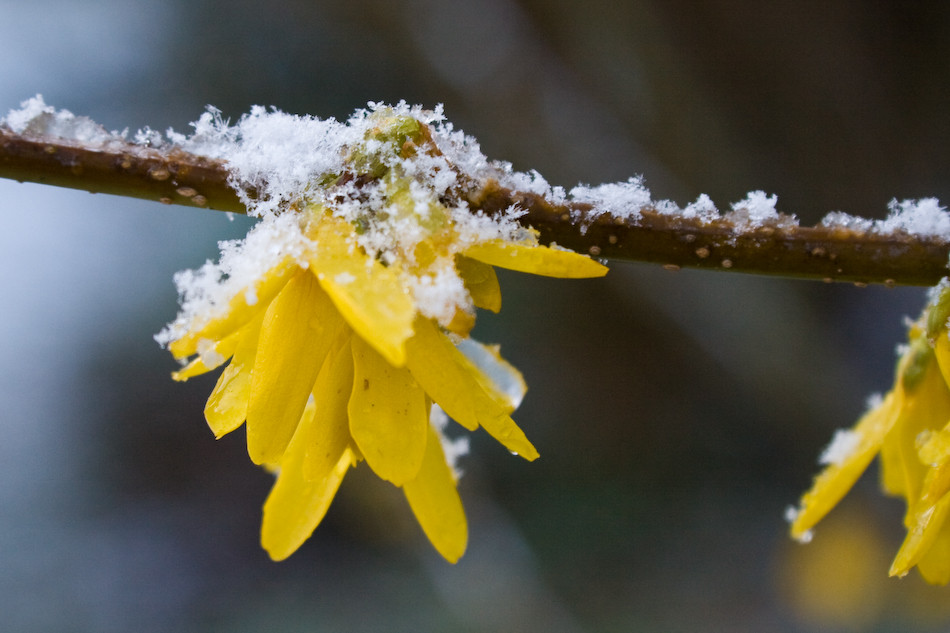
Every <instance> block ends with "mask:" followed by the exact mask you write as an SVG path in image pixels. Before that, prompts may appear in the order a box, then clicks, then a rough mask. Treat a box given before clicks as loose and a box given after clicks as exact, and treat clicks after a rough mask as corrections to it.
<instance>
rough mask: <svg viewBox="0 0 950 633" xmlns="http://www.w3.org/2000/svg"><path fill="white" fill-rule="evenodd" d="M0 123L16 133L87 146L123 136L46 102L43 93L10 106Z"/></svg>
mask: <svg viewBox="0 0 950 633" xmlns="http://www.w3.org/2000/svg"><path fill="white" fill-rule="evenodd" d="M0 125H2V126H6V127H7V128H9V129H10V130H12V131H13V132H15V133H17V134H23V135H27V136H46V137H50V138H57V139H63V140H68V141H76V142H77V143H82V144H83V145H85V146H87V147H99V146H102V145H104V144H106V143H109V142H114V141H124V140H125V138H124V134H123V133H118V132H109V131H107V130H106V129H105V128H104V127H102V126H101V125H99V124H98V123H96V122H95V121H93V120H92V119H90V118H89V117H84V116H76V115H75V114H73V113H72V112H70V111H69V110H57V109H56V108H54V107H53V106H49V105H46V102H45V101H44V100H43V95H39V94H38V95H36V96H35V97H32V98H30V99H27V100H26V101H23V102H22V103H21V104H20V109H18V110H10V112H8V113H7V116H6V117H4V118H3V119H0Z"/></svg>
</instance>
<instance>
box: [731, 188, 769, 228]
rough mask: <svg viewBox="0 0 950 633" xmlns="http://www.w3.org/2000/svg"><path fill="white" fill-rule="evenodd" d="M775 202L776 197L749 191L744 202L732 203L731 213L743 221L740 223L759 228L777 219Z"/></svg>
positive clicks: (761, 192)
mask: <svg viewBox="0 0 950 633" xmlns="http://www.w3.org/2000/svg"><path fill="white" fill-rule="evenodd" d="M777 202H778V196H776V195H772V196H767V195H765V192H764V191H750V192H749V193H748V195H747V196H746V199H745V200H740V201H739V202H733V203H732V212H733V215H734V216H737V219H740V220H744V222H742V223H744V224H745V223H748V224H751V225H753V226H760V225H762V224H765V223H768V222H773V221H775V220H778V219H779V215H778V212H777V211H776V210H775V204H776V203H777Z"/></svg>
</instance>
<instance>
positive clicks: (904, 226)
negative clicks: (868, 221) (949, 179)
mask: <svg viewBox="0 0 950 633" xmlns="http://www.w3.org/2000/svg"><path fill="white" fill-rule="evenodd" d="M887 208H888V210H889V211H890V213H889V214H888V216H887V218H886V219H885V220H883V221H881V222H878V223H875V225H876V228H877V230H878V231H880V232H881V233H893V232H895V231H905V232H907V233H910V234H911V235H917V236H920V237H942V238H945V239H946V238H950V215H948V214H947V209H946V208H945V207H942V206H940V202H939V201H938V200H937V199H936V198H923V199H922V200H903V201H902V202H898V201H897V200H896V199H895V200H891V202H890V204H888V205H887Z"/></svg>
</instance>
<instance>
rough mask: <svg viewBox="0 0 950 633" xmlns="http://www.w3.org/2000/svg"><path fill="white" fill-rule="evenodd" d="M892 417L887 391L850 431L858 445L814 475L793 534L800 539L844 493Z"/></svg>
mask: <svg viewBox="0 0 950 633" xmlns="http://www.w3.org/2000/svg"><path fill="white" fill-rule="evenodd" d="M895 420H896V411H895V396H894V395H893V394H889V395H888V397H887V398H886V399H885V401H884V404H882V405H881V406H880V407H879V408H877V409H873V410H871V411H869V412H868V413H866V414H864V417H862V418H861V420H860V421H859V422H858V424H857V425H856V426H855V428H854V430H853V431H852V432H853V433H855V434H856V436H857V437H859V438H860V443H859V446H858V447H857V448H855V449H853V450H851V451H850V454H849V455H848V457H847V459H845V460H844V461H842V462H841V463H838V464H831V465H829V466H828V467H827V468H826V469H825V470H824V471H823V472H822V473H821V474H820V475H819V476H818V477H816V478H815V483H814V485H813V486H812V489H811V490H809V491H808V492H807V493H805V495H804V496H803V497H802V501H801V506H800V509H799V511H798V514H797V515H796V516H795V521H794V522H793V523H792V528H791V529H792V536H793V537H795V538H800V537H801V536H802V535H803V534H805V533H806V532H807V531H808V530H810V529H811V528H812V527H813V526H814V525H815V524H816V523H818V521H820V520H821V519H822V517H824V516H825V515H826V514H827V513H828V512H829V511H830V510H831V509H832V508H833V507H834V506H835V505H837V503H838V501H840V500H841V498H842V497H844V495H845V494H847V492H848V491H849V490H850V489H851V487H852V486H853V485H854V483H855V482H856V481H857V480H858V477H860V476H861V474H862V473H863V472H864V471H865V469H867V467H868V464H870V463H871V460H872V459H874V456H875V455H877V453H878V451H879V450H880V448H881V444H882V443H883V441H884V436H885V435H886V434H887V432H888V431H890V430H891V428H892V426H893V425H894V422H895Z"/></svg>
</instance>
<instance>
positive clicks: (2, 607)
mask: <svg viewBox="0 0 950 633" xmlns="http://www.w3.org/2000/svg"><path fill="white" fill-rule="evenodd" d="M0 32H2V33H3V35H2V36H0V77H2V81H0V96H2V97H3V101H2V103H0V112H2V111H5V110H6V109H8V108H13V107H16V106H17V105H18V104H19V102H20V101H21V100H23V99H26V98H28V97H30V96H32V95H33V94H35V93H37V92H41V93H43V94H44V96H45V97H46V99H47V101H48V102H49V103H51V104H54V105H56V106H57V107H63V108H68V109H70V110H73V111H74V112H77V113H82V114H88V115H90V116H92V117H93V118H94V119H96V120H97V121H99V122H101V123H103V124H104V125H106V126H107V127H109V128H110V129H121V128H123V127H126V126H128V127H130V128H132V129H133V130H134V129H136V128H139V127H142V126H144V125H149V126H151V127H152V128H155V129H159V130H163V129H164V128H166V127H167V126H174V127H175V128H176V129H178V130H179V131H186V130H187V124H188V122H189V121H192V120H195V119H197V117H198V116H199V115H200V113H201V111H202V109H203V108H204V106H205V104H209V103H210V104H214V105H216V106H217V107H219V108H221V109H222V110H223V111H224V113H225V115H226V116H230V117H232V118H236V117H238V116H239V115H240V114H241V113H242V112H245V111H247V109H248V108H249V107H250V106H251V105H253V104H264V105H274V106H277V107H279V108H281V109H283V110H285V111H288V112H294V113H309V114H315V115H319V116H336V117H338V118H340V117H346V116H348V114H349V113H350V112H351V111H352V110H354V109H355V108H358V107H361V106H363V105H365V104H366V102H367V101H369V100H374V101H388V102H393V101H397V100H400V99H405V100H407V101H409V102H410V103H423V104H426V105H430V106H431V105H434V104H436V103H444V104H445V111H446V114H447V115H448V117H449V118H450V120H452V121H453V122H454V123H455V125H456V126H457V127H458V128H461V129H463V130H465V131H466V132H468V133H469V134H472V135H474V136H476V137H477V138H478V139H479V141H480V142H481V145H482V150H483V151H484V153H486V154H487V155H488V156H489V157H491V158H499V159H505V160H509V161H511V162H512V163H514V165H515V167H516V168H518V169H521V170H528V169H537V170H538V171H539V172H541V173H542V174H544V175H545V176H546V177H547V179H548V180H549V181H550V182H552V183H554V184H562V185H565V186H568V187H570V186H572V185H574V184H576V183H578V182H583V183H600V182H603V181H612V180H625V179H626V178H628V177H629V176H633V175H637V174H643V175H644V177H645V178H646V182H647V184H648V185H649V186H651V188H652V190H653V194H654V197H657V198H671V199H673V200H675V201H677V202H679V203H680V204H686V203H688V202H690V201H692V200H695V198H696V197H697V196H698V195H699V194H700V193H708V194H709V195H710V196H711V197H712V198H713V200H714V201H715V202H716V203H717V204H718V206H719V207H720V209H728V205H729V203H730V202H732V201H737V200H741V199H743V198H745V195H746V192H747V191H749V190H754V189H762V190H765V191H766V192H767V193H770V194H771V193H775V194H777V195H778V196H779V209H780V210H781V211H784V212H786V213H794V214H797V215H798V216H799V217H800V218H802V220H803V222H806V223H814V222H816V221H817V220H818V219H819V218H820V217H821V216H822V215H824V213H826V212H828V211H832V210H842V211H847V212H851V213H856V214H861V215H867V216H872V217H882V216H883V215H884V214H885V212H886V205H887V202H888V201H889V200H890V199H891V198H894V197H897V198H899V199H903V198H908V197H911V198H913V197H924V196H937V197H939V198H941V199H944V200H947V199H950V195H948V194H950V191H948V180H947V177H946V176H947V173H948V168H950V158H948V152H947V144H948V143H947V142H948V140H950V113H948V105H950V81H948V80H950V8H948V5H946V4H945V3H939V2H930V3H896V2H895V3H886V2H873V3H872V2H857V1H855V0H849V1H842V2H833V3H825V2H814V1H809V2H795V3H783V2H778V3H763V2H755V1H752V0H742V1H725V0H721V1H719V2H683V1H672V2H670V1H667V2H659V1H652V2H651V1H639V2H617V1H616V0H609V1H608V0H593V1H588V2H583V3H582V2H566V1H561V0H553V1H551V0H549V1H546V2H540V1H537V0H522V1H520V2H519V1H516V0H491V1H483V2H478V1H471V2H463V1H462V0H450V1H442V2H436V1H435V0H432V1H424V0H417V1H392V0H389V1H386V0H357V1H350V2H345V3H342V2H341V3H330V2H314V1H304V0H298V1H289V0H278V1H272V2H250V1H238V2H220V1H219V2H214V1H207V0H189V1H187V2H185V1H184V0H179V1H177V2H164V3H161V2H159V3H145V2H142V3H135V2H120V1H119V0H102V1H95V0H91V1H87V2H82V3H73V2H66V1H65V0H62V1H58V2H57V1H52V0H42V1H40V0H38V1H36V2H32V3H29V4H27V3H19V2H14V1H12V0H6V1H0ZM0 223H2V224H0V226H2V227H3V228H2V229H0V295H2V297H3V298H2V300H0V301H2V304H0V305H2V306H3V310H2V314H0V331H2V332H3V334H4V336H3V337H2V338H3V340H2V341H0V402H2V403H3V406H2V407H0V433H3V435H4V439H3V441H2V443H0V507H2V508H3V509H2V510H0V613H2V614H3V615H2V616H0V617H2V620H3V621H4V622H5V623H8V625H9V626H11V630H17V631H33V630H35V631H56V630H62V631H72V630H96V631H128V630H136V631H139V632H140V633H141V632H145V633H147V632H150V631H165V630H175V631H261V630H266V631H278V632H283V631H288V632H290V631H294V632H295V631H356V632H363V631H407V632H408V631H412V632H417V631H473V632H474V631H539V632H544V633H551V632H554V633H558V632H561V631H564V632H575V631H610V632H612V631H662V632H667V631H704V632H718V631H724V632H725V631H755V632H770V631H777V632H786V631H787V632H797V631H837V630H842V631H847V630H874V631H904V630H908V627H911V629H912V630H916V631H926V630H933V631H937V630H944V627H945V626H946V623H947V621H948V620H950V607H947V606H945V605H947V604H948V602H950V601H948V595H950V594H948V593H947V591H948V590H947V589H932V588H928V587H925V586H924V585H923V583H921V582H920V581H919V580H918V579H917V578H916V577H909V578H907V579H905V580H903V581H897V580H890V581H888V580H886V579H885V575H886V571H887V567H888V564H889V557H890V556H891V555H892V554H893V552H895V551H896V549H897V547H898V545H899V543H900V539H901V538H902V529H901V524H900V522H901V516H902V512H903V508H902V507H901V504H900V503H898V502H896V501H892V500H886V499H882V498H880V497H879V495H878V494H877V492H876V491H875V481H874V476H873V475H872V476H869V477H866V478H865V480H863V481H862V483H861V484H860V485H859V491H858V493H857V494H855V495H852V497H851V498H849V500H848V501H847V502H846V503H845V506H844V507H843V508H842V509H840V510H839V511H838V512H837V513H836V514H833V515H832V518H830V519H829V523H828V525H827V527H826V526H825V525H821V526H819V530H818V532H817V536H816V540H815V542H814V543H813V544H812V545H810V546H808V547H805V548H803V547H800V546H798V545H796V544H794V543H790V542H788V540H787V537H786V534H785V530H786V526H785V523H784V521H783V511H784V508H785V507H786V506H787V505H789V504H791V503H795V502H796V500H797V496H798V495H799V494H800V493H801V492H802V491H803V490H804V489H805V488H806V487H807V486H808V485H809V483H810V480H811V477H812V475H813V474H814V472H815V471H816V469H817V466H816V461H815V460H816V456H817V455H818V453H819V452H820V450H821V448H822V447H823V446H824V445H825V444H826V443H827V442H828V441H829V440H830V438H831V436H832V433H833V430H834V429H835V428H837V427H841V426H848V425H850V424H851V423H852V422H853V420H854V419H855V418H856V417H857V416H858V415H859V414H860V412H861V411H862V410H863V408H864V399H865V397H866V396H867V395H868V394H869V393H870V392H872V391H875V390H885V389H886V388H887V387H888V386H889V384H890V381H891V371H892V367H893V362H894V353H893V350H894V345H895V344H896V343H897V342H899V341H901V340H902V338H903V325H902V317H903V316H904V315H910V316H916V315H917V313H918V311H919V310H920V308H921V306H922V304H923V300H924V293H923V291H922V290H920V289H894V290H886V289H883V288H868V289H858V288H854V287H850V286H845V285H833V286H832V285H823V284H818V283H810V282H798V281H786V280H774V279H766V278H757V277H744V276H740V275H725V274H721V273H697V272H691V271H681V272H677V273H671V272H667V271H664V270H662V269H659V268H656V267H652V266H644V265H636V264H629V263H621V262H618V263H616V265H614V266H613V269H612V271H611V273H610V274H609V275H608V277H607V278H606V279H604V280H597V281H583V282H578V281H566V280H548V279H536V278H528V277H523V276H518V275H515V274H504V275H503V276H502V288H503V292H504V302H505V305H504V308H503V311H502V314H501V315H500V316H497V317H495V316H490V315H489V316H487V317H483V318H482V321H481V322H480V323H479V326H478V329H477V331H476V334H477V336H478V337H479V338H481V339H482V340H485V341H487V342H497V343H501V345H502V349H503V352H504V354H505V356H506V357H507V358H508V359H509V360H511V362H513V363H514V364H515V365H516V366H518V367H519V368H520V369H521V370H522V371H523V372H524V374H525V376H526V378H527V380H528V383H529V385H530V390H529V392H528V397H527V399H526V400H525V402H524V404H523V406H522V408H521V409H520V411H519V412H518V413H517V415H516V419H517V420H518V421H519V423H520V424H521V426H522V427H523V428H524V429H525V431H526V432H527V433H528V435H529V437H531V438H532V439H533V441H534V442H535V444H536V445H537V446H538V448H539V450H540V451H541V454H542V457H541V459H540V460H539V461H537V462H535V463H533V464H528V463H525V462H523V461H521V460H519V459H516V458H513V457H511V456H509V455H507V454H506V452H505V451H504V450H503V449H501V448H500V447H499V446H498V445H497V444H495V443H494V442H492V441H489V440H486V439H485V438H484V437H483V436H482V435H483V434H481V433H477V434H476V435H475V436H474V438H473V454H472V455H471V456H470V457H468V458H466V459H465V460H464V461H463V462H462V466H463V468H464V469H465V471H466V475H465V477H464V478H463V480H462V482H461V485H460V488H461V491H462V495H463V501H464V503H465V505H466V508H467V510H468V513H469V516H470V523H471V543H470V549H469V552H468V554H467V555H466V557H465V558H464V559H463V560H462V561H461V562H460V563H459V564H458V565H457V566H451V565H449V564H447V563H445V562H443V561H442V560H441V559H440V558H439V557H438V556H437V555H436V554H435V553H434V551H432V550H431V548H430V547H429V545H428V544H427V542H426V541H425V539H424V537H423V535H422V533H421V531H420V530H419V529H418V528H417V526H415V524H414V522H413V521H414V520H413V518H412V516H411V514H410V513H409V512H408V510H407V508H406V504H405V502H404V501H403V499H402V496H401V494H400V493H398V491H396V490H394V489H392V488H391V487H390V486H388V484H383V483H381V482H379V481H378V480H376V479H375V478H374V477H372V476H368V474H367V472H365V471H366V469H365V468H361V469H359V470H358V471H357V472H355V473H353V474H351V475H350V476H349V477H348V478H347V480H346V481H345V483H344V485H343V487H342V489H341V491H340V493H339V495H338V497H337V500H336V501H335V503H334V505H333V507H332V508H331V510H330V513H329V515H328V517H327V519H326V520H325V522H324V523H323V525H321V527H320V528H319V529H318V531H317V532H316V534H315V536H314V537H313V538H312V539H311V540H310V542H308V543H307V544H306V545H305V546H304V547H303V548H302V549H301V550H300V551H299V552H298V553H297V554H295V555H294V556H293V557H292V558H291V559H290V560H289V561H287V562H284V563H280V564H275V563H271V562H270V561H269V560H268V559H267V557H266V555H265V553H264V552H263V551H262V550H260V549H259V547H258V545H257V538H258V528H259V520H260V517H259V513H260V506H261V504H262V502H263V500H264V498H265V496H266V494H267V489H268V487H269V485H270V481H271V479H270V477H269V475H267V474H266V473H263V472H262V471H259V470H257V469H255V468H254V467H253V466H252V465H251V464H250V463H249V461H248V460H247V458H246V454H245V451H244V448H243V444H242V442H243V437H242V435H241V432H238V433H235V434H233V436H230V437H228V438H226V439H224V440H221V441H219V442H215V441H214V440H213V438H212V436H211V434H210V433H209V432H208V431H207V429H206V427H205V426H204V421H203V419H202V414H201V411H202V408H203V402H204V398H206V397H207V394H208V392H209V391H210V389H211V386H212V385H213V380H214V377H210V378H205V379H197V380H193V381H191V382H189V383H187V384H184V385H181V384H176V383H173V382H172V381H171V380H170V379H169V377H168V374H169V372H170V371H171V370H172V369H173V368H174V364H173V362H172V360H171V358H170V356H169V355H168V354H167V353H166V352H164V351H163V350H161V349H159V348H158V346H157V345H155V344H154V343H153V342H152V341H151V338H150V337H151V335H152V334H153V333H154V332H157V331H158V330H159V329H160V328H161V327H162V325H163V324H164V323H165V322H167V321H168V320H170V319H172V318H173V317H174V314H175V311H176V303H175V294H174V288H173V285H172V282H171V275H172V273H173V272H174V271H176V270H179V269H182V268H189V267H197V266H199V265H201V263H202V262H203V261H204V260H205V259H207V258H214V257H215V256H216V252H217V251H216V246H215V242H216V241H217V240H219V239H226V238H232V237H235V236H238V235H240V234H242V233H243V232H244V231H245V230H246V228H247V221H246V220H245V219H243V218H238V219H236V220H233V221H231V220H229V219H228V218H227V217H226V216H224V215H222V214H218V213H215V212H210V211H200V210H194V209H182V208H173V207H164V206H160V205H157V204H148V203H143V202H139V201H130V200H121V199H115V198H107V197H103V196H90V195H89V194H84V193H79V192H71V191H60V190H52V189H47V188H43V187H39V186H34V185H18V184H16V183H10V182H0ZM835 517H838V518H837V519H836V518H835ZM833 521H838V522H839V523H838V524H840V525H842V526H844V527H843V528H841V530H843V531H844V533H845V534H846V536H844V537H834V535H835V534H836V533H840V531H841V530H838V529H837V528H836V527H835V525H838V524H836V523H832V522H833ZM848 526H850V528H848ZM822 528H825V529H824V531H823V529H822ZM854 528H857V529H858V530H859V532H848V529H854ZM823 532H824V533H825V534H827V535H828V537H827V538H826V539H824V540H823V539H822V534H823ZM849 534H860V535H861V536H860V538H859V537H858V536H855V537H853V538H852V537H851V536H848V535H849ZM862 548H863V549H862ZM858 560H870V561H872V563H873V566H872V568H871V571H870V572H869V573H864V572H860V570H861V569H863V568H862V567H861V566H860V565H859V564H858V562H856V561H858ZM848 570H852V571H853V570H859V572H860V573H857V580H855V579H849V578H845V580H843V581H842V583H841V585H836V584H835V582H834V578H836V577H840V576H844V575H846V572H847V571H848ZM809 590H816V591H817V593H818V594H819V596H824V598H825V600H818V603H820V604H819V606H815V605H816V599H814V598H813V599H808V598H807V597H806V596H807V595H809ZM849 592H850V593H849ZM822 605H823V606H822ZM836 607H837V608H839V609H840V613H838V612H836V611H834V609H835V608H836ZM835 613H838V615H835Z"/></svg>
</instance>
